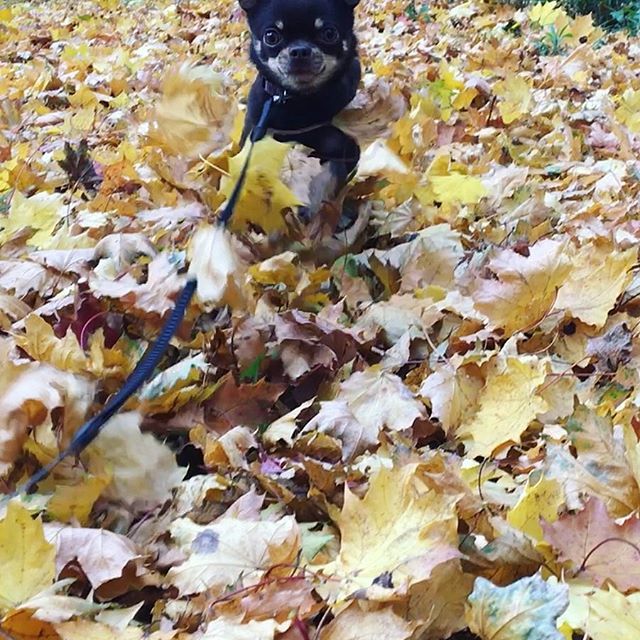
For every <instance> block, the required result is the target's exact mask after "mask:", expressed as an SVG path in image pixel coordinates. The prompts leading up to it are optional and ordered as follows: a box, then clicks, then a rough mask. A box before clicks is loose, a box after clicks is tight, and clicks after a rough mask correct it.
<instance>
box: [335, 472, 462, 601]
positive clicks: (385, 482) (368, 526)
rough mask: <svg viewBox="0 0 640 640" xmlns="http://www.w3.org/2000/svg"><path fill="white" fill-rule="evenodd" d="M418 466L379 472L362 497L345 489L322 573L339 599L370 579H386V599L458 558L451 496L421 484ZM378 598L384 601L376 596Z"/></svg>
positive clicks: (371, 583) (371, 581)
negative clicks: (337, 538) (335, 548)
mask: <svg viewBox="0 0 640 640" xmlns="http://www.w3.org/2000/svg"><path fill="white" fill-rule="evenodd" d="M425 467H426V465H424V464H408V465H404V466H394V467H393V468H392V469H388V468H386V467H381V468H380V469H379V470H378V471H377V472H376V473H375V474H374V475H373V476H372V477H371V480H370V482H369V490H368V491H367V493H366V495H365V497H364V498H362V499H360V498H358V497H357V496H356V495H355V494H354V493H352V492H351V490H350V489H349V488H348V486H347V487H346V488H345V496H344V505H343V507H342V511H341V512H340V514H339V515H338V516H337V517H336V518H335V521H336V524H337V525H338V527H339V528H340V534H341V542H340V552H339V554H338V557H337V559H336V560H335V562H333V563H331V564H329V565H327V566H326V567H325V568H324V573H326V574H327V575H330V576H331V580H330V583H333V581H338V580H339V582H336V584H335V586H336V589H337V592H336V594H335V597H336V598H337V599H338V600H340V599H343V598H346V597H348V596H349V595H350V594H352V593H353V592H354V591H356V590H358V589H366V588H367V587H372V586H375V585H374V580H375V579H376V578H379V577H380V576H381V575H384V574H391V575H390V583H391V584H392V585H393V587H392V588H389V589H388V598H392V597H393V595H394V593H396V592H404V590H405V589H407V588H408V587H409V586H411V585H412V584H415V583H417V582H420V581H422V580H426V579H428V578H429V576H430V575H431V571H432V569H434V568H435V567H436V566H438V565H440V564H441V563H444V562H447V561H448V560H450V559H452V558H455V557H458V556H459V552H458V550H457V542H456V540H457V533H456V526H457V524H456V523H457V516H456V511H455V505H456V503H457V501H458V500H459V498H460V497H461V496H460V495H459V494H456V493H447V492H445V491H442V490H441V489H439V490H436V489H435V488H432V487H430V486H429V485H428V484H426V483H425V481H424V479H423V478H422V474H423V473H426V469H425ZM380 598H381V599H384V597H383V596H382V594H380Z"/></svg>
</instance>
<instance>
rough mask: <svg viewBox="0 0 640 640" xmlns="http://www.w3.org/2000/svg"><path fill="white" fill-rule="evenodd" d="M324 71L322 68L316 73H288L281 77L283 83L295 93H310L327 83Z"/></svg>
mask: <svg viewBox="0 0 640 640" xmlns="http://www.w3.org/2000/svg"><path fill="white" fill-rule="evenodd" d="M324 71H325V69H324V67H323V68H322V69H320V70H318V71H289V73H287V74H286V75H284V76H283V81H284V82H286V83H287V84H288V85H289V87H290V88H291V89H294V90H296V91H301V92H304V91H310V90H313V89H317V88H319V87H321V86H322V85H323V84H324V83H325V82H326V81H327V78H326V76H325V73H324Z"/></svg>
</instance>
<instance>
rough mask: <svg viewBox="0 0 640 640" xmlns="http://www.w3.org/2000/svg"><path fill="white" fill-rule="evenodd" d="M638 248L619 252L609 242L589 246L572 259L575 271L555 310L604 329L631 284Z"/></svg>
mask: <svg viewBox="0 0 640 640" xmlns="http://www.w3.org/2000/svg"><path fill="white" fill-rule="evenodd" d="M637 254H638V251H637V249H636V248H635V247H632V248H630V249H627V250H625V251H620V250H616V248H615V247H614V246H613V245H612V244H610V243H608V242H594V243H588V244H585V245H583V246H582V247H580V249H578V251H577V252H576V253H575V255H573V256H571V264H572V269H571V272H570V274H569V277H568V279H567V280H566V281H565V283H564V284H563V285H562V286H561V287H560V289H559V291H558V297H557V299H556V302H555V305H554V308H555V309H563V310H565V311H568V312H569V313H570V314H571V316H573V317H574V318H577V319H578V320H582V321H583V322H585V323H586V324H590V325H593V326H596V327H601V326H603V325H604V323H605V322H606V321H607V317H608V315H609V311H611V309H612V308H613V305H614V304H615V302H616V300H617V299H618V296H619V295H620V294H621V293H622V292H623V291H624V289H625V287H626V286H627V285H628V284H629V282H630V281H631V277H632V273H631V268H632V267H633V266H634V264H635V263H636V258H637Z"/></svg>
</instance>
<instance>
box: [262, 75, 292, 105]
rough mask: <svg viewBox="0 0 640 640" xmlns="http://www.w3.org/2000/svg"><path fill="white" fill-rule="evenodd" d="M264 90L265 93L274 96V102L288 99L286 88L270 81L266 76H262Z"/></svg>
mask: <svg viewBox="0 0 640 640" xmlns="http://www.w3.org/2000/svg"><path fill="white" fill-rule="evenodd" d="M264 90H265V93H266V94H267V95H269V96H271V97H272V98H274V100H275V101H276V102H280V103H282V102H284V101H285V100H288V99H289V94H288V93H287V90H286V89H283V88H282V87H279V86H278V85H277V84H274V83H273V82H270V81H269V80H267V79H266V78H264Z"/></svg>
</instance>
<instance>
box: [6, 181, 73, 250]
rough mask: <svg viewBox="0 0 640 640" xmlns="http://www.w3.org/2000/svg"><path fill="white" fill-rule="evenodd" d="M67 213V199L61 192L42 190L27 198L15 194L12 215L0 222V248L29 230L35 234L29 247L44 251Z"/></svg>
mask: <svg viewBox="0 0 640 640" xmlns="http://www.w3.org/2000/svg"><path fill="white" fill-rule="evenodd" d="M65 213H66V207H65V206H64V199H63V197H62V196H61V195H60V194H59V193H47V192H45V191H41V192H39V193H36V194H35V195H34V196H31V197H30V198H25V197H24V196H23V195H22V194H21V193H20V192H19V191H15V192H14V194H13V197H12V198H11V206H10V208H9V215H8V216H6V217H4V218H2V219H1V220H0V227H2V231H0V246H2V245H3V244H4V243H5V242H7V241H8V240H9V239H10V238H11V236H12V235H13V234H14V233H17V232H19V231H22V230H23V229H26V228H29V229H31V230H32V231H33V234H32V236H31V237H30V238H29V239H28V240H27V244H28V245H30V246H32V247H38V248H42V247H45V246H47V245H48V242H50V241H51V237H52V234H53V230H54V229H55V228H56V226H57V225H58V223H59V222H60V220H61V219H62V218H63V216H64V215H65Z"/></svg>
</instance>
